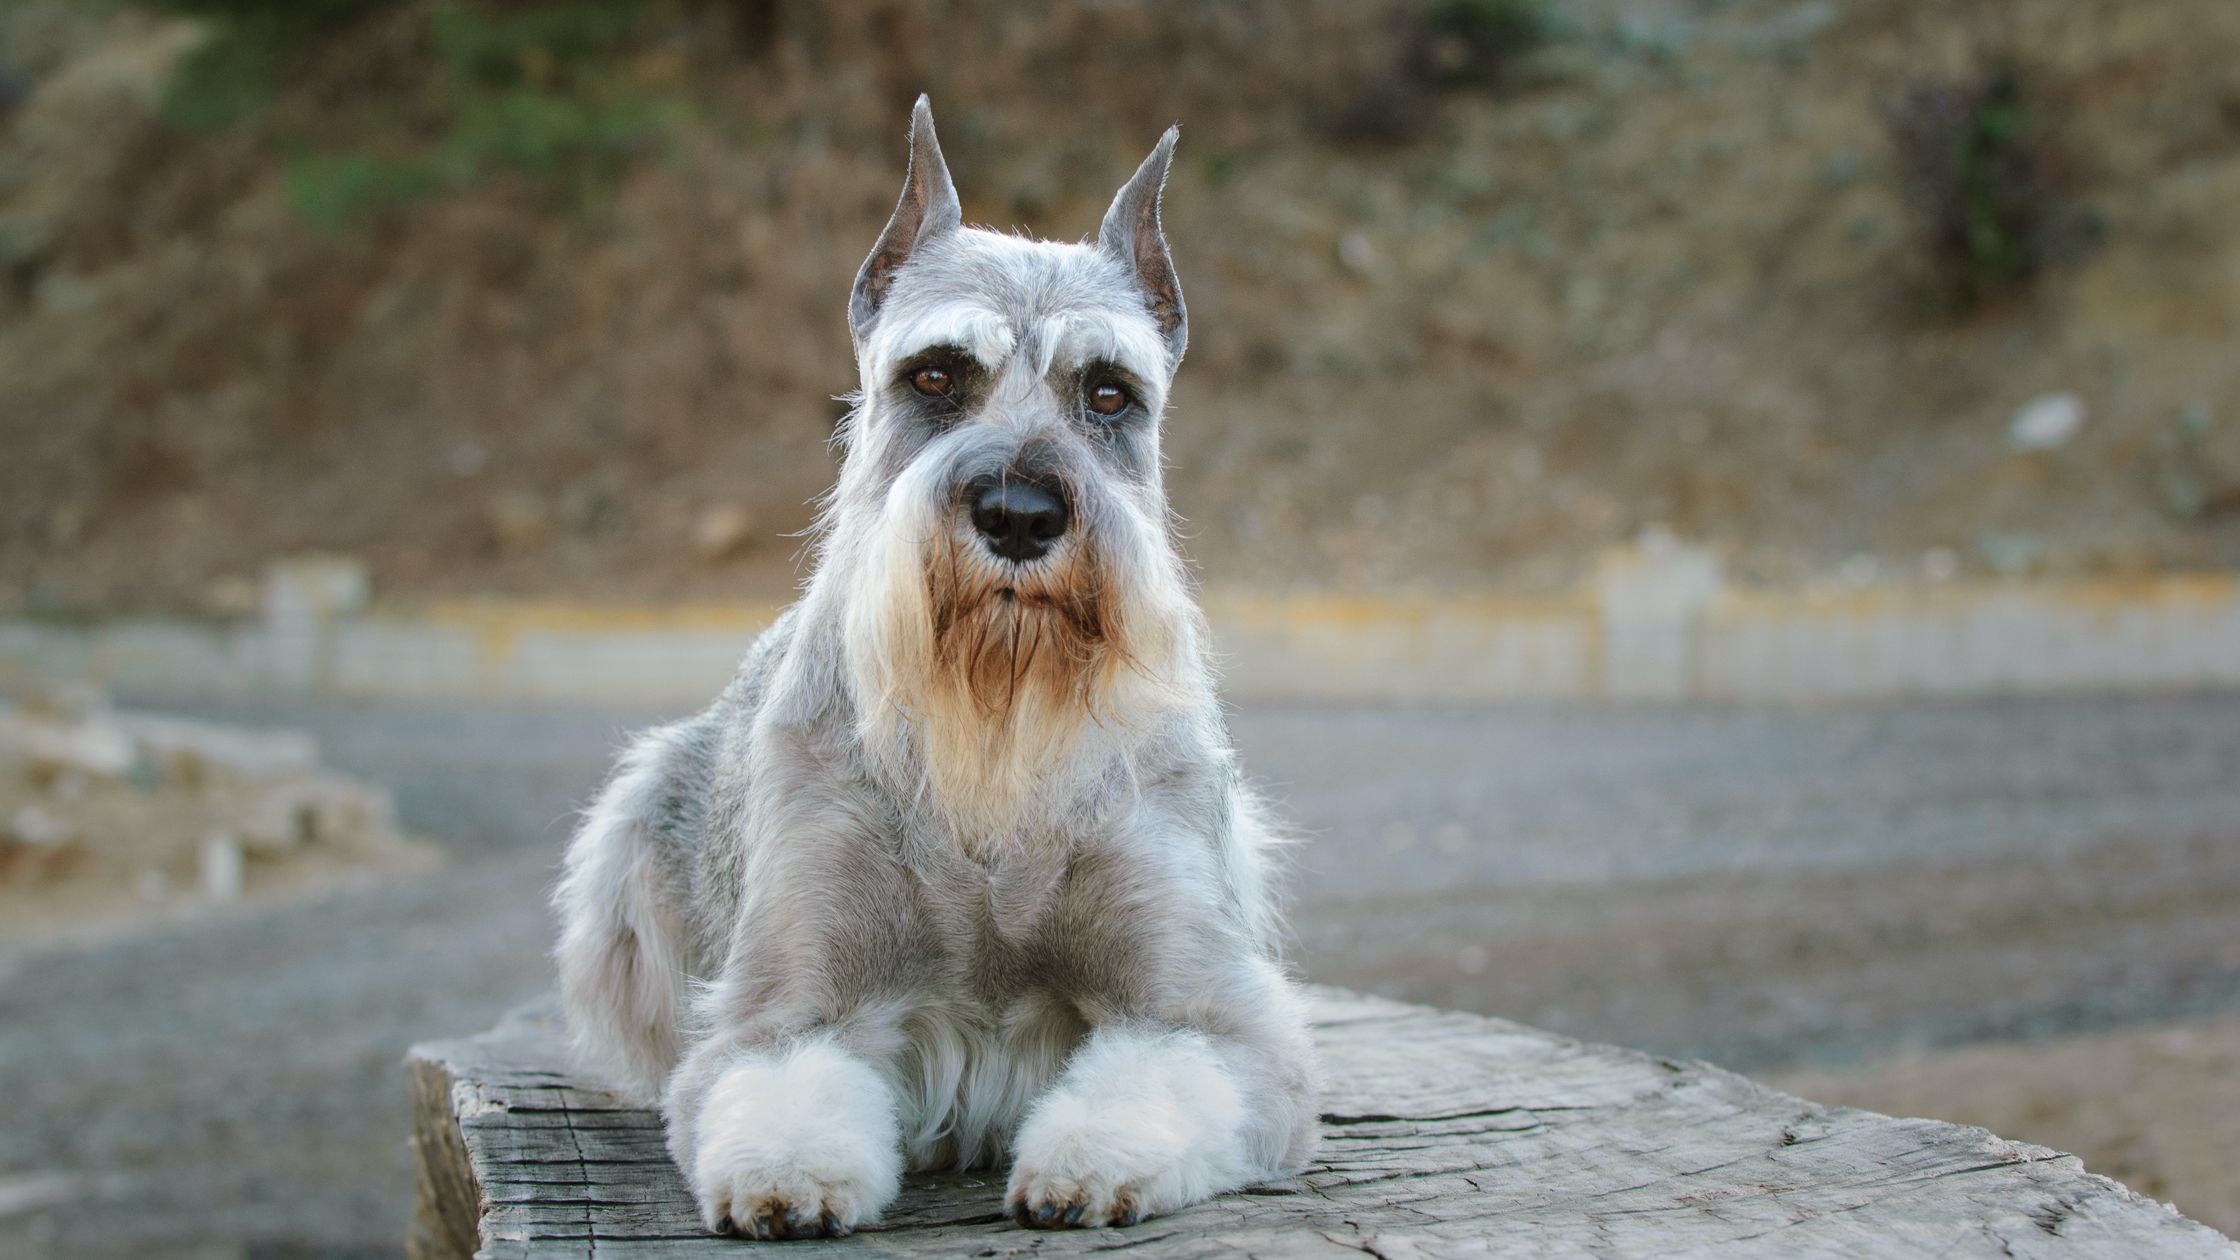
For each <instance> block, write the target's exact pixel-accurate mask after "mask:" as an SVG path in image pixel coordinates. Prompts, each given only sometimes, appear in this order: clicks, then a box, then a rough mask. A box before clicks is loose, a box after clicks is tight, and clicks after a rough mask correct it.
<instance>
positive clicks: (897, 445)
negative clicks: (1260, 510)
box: [824, 98, 1195, 795]
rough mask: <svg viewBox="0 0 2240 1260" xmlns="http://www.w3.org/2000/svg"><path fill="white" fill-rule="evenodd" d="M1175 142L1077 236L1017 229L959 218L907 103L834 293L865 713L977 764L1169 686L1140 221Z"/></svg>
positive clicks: (1176, 297) (1152, 248) (1155, 416)
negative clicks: (880, 210) (1088, 231)
mask: <svg viewBox="0 0 2240 1260" xmlns="http://www.w3.org/2000/svg"><path fill="white" fill-rule="evenodd" d="M1174 142H1175V132H1174V131H1172V130H1170V131H1168V133H1167V134H1166V135H1165V136H1164V137H1163V138H1162V139H1161V140H1160V141H1159V144H1158V147H1157V148H1155V149H1154V150H1153V151H1152V153H1151V156H1150V157H1149V158H1147V159H1145V160H1144V162H1143V165H1142V166H1141V168H1139V169H1138V170H1137V171H1136V173H1135V176H1134V178H1132V179H1130V180H1129V181H1128V182H1127V184H1126V185H1125V186H1123V187H1122V188H1121V189H1120V192H1119V194H1118V196H1116V197H1115V198H1114V199H1113V202H1112V208H1111V209H1110V211H1108V212H1107V213H1106V215H1105V217H1104V223H1103V226H1102V228H1101V229H1100V230H1099V232H1098V234H1097V239H1096V241H1095V243H1094V244H1087V243H1083V244H1068V243H1059V242H1052V241H1042V240H1035V239H1031V238H1026V237H1020V236H1011V235H1005V234H1001V233H996V232H990V231H985V230H982V229H978V228H970V227H966V226H964V225H963V221H962V212H961V208H960V206H959V203H958V200H957V193H956V188H955V185H954V184H952V183H951V181H950V178H949V170H948V167H947V165H946V164H945V163H944V161H943V159H942V156H941V146H940V143H939V141H938V140H937V139H936V138H935V136H934V130H933V115H932V112H931V110H930V109H929V108H928V106H927V104H926V102H925V100H924V99H923V98H921V99H920V100H919V102H918V106H917V109H916V111H915V113H914V115H913V117H912V120H911V131H910V166H909V174H908V176H907V178H906V180H905V183H904V186H903V192H902V198H901V201H900V203H899V204H898V205H897V206H896V207H895V212H894V218H893V219H892V221H890V222H889V223H888V224H887V227H886V231H885V232H884V233H882V234H881V235H880V237H879V241H878V244H877V245H876V246H875V247H874V248H873V249H872V251H871V255H870V257H869V258H868V259H866V260H865V262H864V264H863V269H862V271H861V272H860V273H859V274H858V275H857V277H856V283H855V289H854V292H853V294H852V295H851V297H850V299H849V304H848V324H849V329H850V331H851V332H852V334H853V337H854V342H855V350H856V361H857V366H858V369H859V372H860V376H861V395H860V398H859V400H858V405H857V407H856V408H855V410H854V412H853V414H852V415H851V416H850V417H849V419H848V421H847V424H846V426H845V429H844V430H843V436H844V440H845V444H846V457H845V461H844V464H843V467H842V470H841V477H840V483H839V485H838V487H837V488H836V491H835V494H834V498H833V501H832V504H831V507H830V511H829V514H828V518H827V525H828V529H829V532H830V545H829V549H828V551H827V552H826V555H825V561H824V563H825V565H826V567H827V568H828V569H838V570H839V571H840V573H841V574H843V575H844V576H843V577H842V578H841V579H840V580H843V581H845V582H846V583H847V585H848V589H847V592H846V599H847V604H848V614H847V625H848V644H847V647H848V653H849V658H850V674H851V677H852V679H853V680H854V683H855V690H856V695H857V701H858V704H859V710H860V716H861V720H862V721H863V722H864V723H865V724H866V725H867V726H869V727H873V728H881V727H884V726H886V725H888V724H892V723H895V722H897V721H899V722H900V723H901V724H903V725H906V726H908V727H910V728H912V729H915V730H916V731H917V732H918V733H919V734H920V735H921V737H924V740H925V741H930V742H935V743H938V742H941V741H943V740H946V741H948V742H949V743H952V744H955V743H958V742H960V741H961V742H968V743H970V744H971V745H972V746H973V748H972V751H971V755H972V756H974V757H977V758H979V759H980V760H982V761H986V760H988V759H989V758H991V757H998V754H1000V753H1002V752H1003V751H1004V750H1005V749H1011V748H1013V747H1014V746H1017V745H1021V744H1025V745H1029V746H1040V747H1041V749H1042V750H1043V751H1044V752H1048V751H1050V750H1053V749H1056V750H1062V748H1063V747H1064V746H1065V745H1066V743H1067V742H1069V741H1070V739H1071V738H1072V732H1073V731H1074V730H1075V728H1076V727H1077V726H1078V722H1079V720H1080V719H1082V718H1084V717H1088V716H1098V717H1103V716H1106V715H1109V716H1112V717H1115V718H1118V719H1120V720H1123V721H1125V720H1127V719H1128V718H1129V716H1130V712H1131V711H1132V710H1135V709H1138V708H1140V707H1141V706H1142V705H1145V704H1157V703H1158V702H1159V697H1160V696H1161V695H1163V694H1164V695H1168V696H1170V697H1171V695H1172V694H1173V693H1174V692H1176V691H1177V689H1182V690H1187V689H1188V688H1189V683H1190V679H1189V677H1188V676H1189V675H1190V673H1191V670H1192V669H1193V668H1194V654H1195V637H1194V624H1195V614H1194V612H1193V611H1192V609H1191V605H1190V602H1189V599H1188V595H1187V588H1186V585H1185V582H1184V579H1183V575H1182V570H1181V565H1180V561H1179V559H1178V558H1177V556H1176V554H1175V551H1174V548H1173V545H1172V542H1171V540H1170V537H1169V520H1168V514H1167V507H1166V500H1165V495H1164V492H1163V490H1162V489H1161V484H1160V463H1159V426H1160V417H1161V413H1162V411H1163V409H1164V407H1165V405H1166V399H1167V390H1168V386H1169V385H1170V383H1171V382H1172V380H1173V378H1174V373H1175V369H1176V368H1177V366H1179V365H1180V363H1181V361H1182V353H1183V348H1184V345H1185V343H1186V341H1187V339H1188V326H1187V322H1186V319H1185V316H1184V311H1183V303H1182V290H1181V287H1180V285H1179V284H1178V283H1177V281H1176V279H1175V272H1174V264H1173V261H1172V259H1171V258H1170V257H1169V256H1168V253H1167V246H1166V240H1165V237H1164V236H1163V235H1162V233H1161V231H1160V226H1159V196H1160V190H1161V186H1162V185H1163V184H1164V182H1165V180H1166V174H1167V165H1168V161H1169V159H1170V158H1171V156H1172V154H1173V151H1174ZM1029 751H1033V748H1032V747H1030V748H1029ZM937 753H938V750H934V749H929V750H927V755H928V756H929V757H931V756H934V755H936V754H937ZM998 759H1001V758H1000V757H998ZM1016 769H1017V770H1018V772H1019V773H1022V774H1030V775H1031V774H1032V773H1033V772H1034V771H1033V767H1031V766H1025V765H1022V766H1020V767H1016ZM938 777H939V776H938V775H937V778H938ZM936 786H937V787H938V786H940V785H939V784H938V783H937V785H936ZM1022 786H1023V785H1022V784H1017V783H1013V784H1010V785H1008V787H1006V788H1004V789H1003V790H1002V791H999V792H997V794H998V795H1007V794H1010V792H1011V791H1012V790H1013V789H1018V788H1021V787H1022Z"/></svg>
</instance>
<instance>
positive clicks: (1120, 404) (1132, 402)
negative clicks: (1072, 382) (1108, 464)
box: [1076, 362, 1143, 429]
mask: <svg viewBox="0 0 2240 1260" xmlns="http://www.w3.org/2000/svg"><path fill="white" fill-rule="evenodd" d="M1076 393H1077V394H1078V396H1079V398H1080V400H1081V411H1082V414H1083V416H1085V417H1086V418H1087V419H1088V420H1089V422H1090V423H1092V424H1095V425H1097V426H1099V427H1101V428H1106V429H1111V428H1116V427H1118V426H1120V425H1123V424H1126V423H1128V422H1129V421H1131V420H1134V419H1136V418H1138V417H1140V416H1142V415H1143V386H1142V384H1141V383H1140V382H1138V381H1137V380H1136V378H1135V377H1134V376H1133V375H1132V374H1130V373H1129V372H1128V371H1126V370H1125V369H1123V368H1122V367H1120V365H1118V364H1116V363H1106V362H1097V363H1091V364H1089V365H1088V366H1087V367H1084V368H1083V369H1082V370H1081V374H1080V377H1079V380H1078V383H1077V386H1076Z"/></svg>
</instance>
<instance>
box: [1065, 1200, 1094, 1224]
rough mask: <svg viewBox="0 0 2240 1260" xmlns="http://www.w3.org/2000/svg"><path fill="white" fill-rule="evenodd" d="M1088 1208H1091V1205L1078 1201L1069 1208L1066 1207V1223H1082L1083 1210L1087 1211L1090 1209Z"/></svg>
mask: <svg viewBox="0 0 2240 1260" xmlns="http://www.w3.org/2000/svg"><path fill="white" fill-rule="evenodd" d="M1088 1210H1089V1205H1088V1204H1086V1203H1076V1204H1074V1205H1073V1206H1072V1207H1069V1208H1067V1209H1066V1214H1065V1217H1064V1218H1063V1219H1064V1220H1065V1223H1066V1224H1068V1225H1079V1224H1080V1223H1081V1214H1082V1213H1083V1212H1086V1211H1088Z"/></svg>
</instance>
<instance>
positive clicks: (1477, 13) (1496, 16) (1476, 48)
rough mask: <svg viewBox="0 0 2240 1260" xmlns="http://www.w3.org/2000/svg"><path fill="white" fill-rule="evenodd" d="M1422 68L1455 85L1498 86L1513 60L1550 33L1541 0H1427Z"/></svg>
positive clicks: (1548, 15) (1552, 29) (1549, 21)
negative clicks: (1425, 40)
mask: <svg viewBox="0 0 2240 1260" xmlns="http://www.w3.org/2000/svg"><path fill="white" fill-rule="evenodd" d="M1423 29H1424V31H1425V32H1426V33H1427V35H1428V36H1429V40H1428V43H1427V52H1428V53H1429V57H1428V65H1427V67H1426V69H1427V70H1428V71H1429V72H1430V74H1431V76H1432V77H1433V78H1435V79H1437V80H1438V81H1440V82H1443V83H1447V84H1451V85H1455V86H1475V87H1498V86H1501V85H1502V84H1503V82H1504V81H1505V80H1507V78H1508V77H1509V75H1510V73H1511V71H1512V70H1513V69H1514V68H1515V66H1516V63H1517V61H1518V60H1520V59H1521V58H1523V57H1524V56H1525V55H1527V54H1529V53H1531V52H1532V51H1533V50H1534V49H1536V48H1539V47H1540V46H1541V45H1543V44H1546V43H1547V42H1549V41H1550V40H1551V39H1553V38H1554V37H1555V19H1554V17H1553V15H1552V14H1551V13H1550V11H1549V9H1548V6H1547V3H1546V0H1429V3H1427V4H1426V5H1425V6H1424V8H1423Z"/></svg>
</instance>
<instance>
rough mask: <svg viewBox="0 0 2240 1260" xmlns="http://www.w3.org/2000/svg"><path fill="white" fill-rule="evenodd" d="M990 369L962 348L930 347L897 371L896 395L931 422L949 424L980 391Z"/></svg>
mask: <svg viewBox="0 0 2240 1260" xmlns="http://www.w3.org/2000/svg"><path fill="white" fill-rule="evenodd" d="M986 378H987V369H985V368H984V367H982V366H981V364H980V361H979V360H977V359H975V358H973V357H972V355H971V353H970V352H968V351H967V350H966V349H965V348H964V347H963V346H950V345H941V346H928V347H926V348H925V349H923V350H920V351H918V352H917V353H916V354H913V355H909V356H907V357H905V358H904V359H903V360H902V363H901V366H899V367H898V368H896V369H895V395H896V397H897V398H899V399H900V400H901V401H902V403H903V404H904V405H905V406H909V407H913V408H916V409H918V410H919V411H921V412H923V413H924V414H925V415H926V416H927V418H928V419H929V420H932V421H934V422H937V423H946V422H947V421H948V420H949V419H951V418H953V417H954V416H955V414H956V413H957V412H960V411H962V410H963V409H964V408H965V405H966V404H967V403H968V402H969V401H970V400H971V399H972V398H973V397H974V396H976V394H977V393H978V391H979V387H980V386H981V385H982V384H983V383H984V382H985V380H986Z"/></svg>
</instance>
